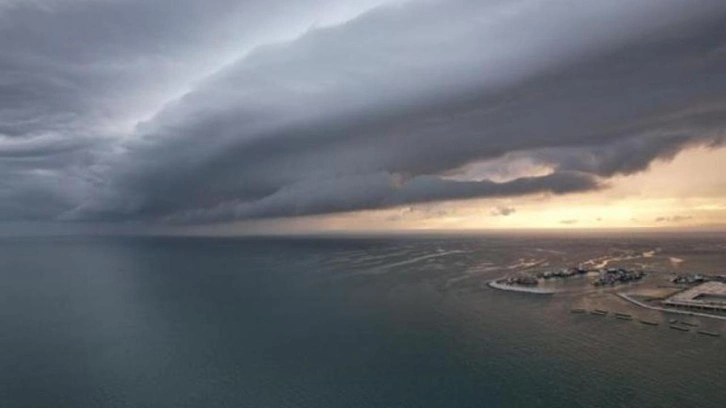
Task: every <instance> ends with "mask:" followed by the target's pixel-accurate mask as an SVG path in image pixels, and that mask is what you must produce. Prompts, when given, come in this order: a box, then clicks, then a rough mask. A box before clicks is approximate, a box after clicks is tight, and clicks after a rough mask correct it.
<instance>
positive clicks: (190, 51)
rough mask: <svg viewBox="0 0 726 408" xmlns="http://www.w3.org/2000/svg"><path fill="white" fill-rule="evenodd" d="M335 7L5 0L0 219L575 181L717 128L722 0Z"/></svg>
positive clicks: (320, 207)
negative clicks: (498, 175) (523, 167)
mask: <svg viewBox="0 0 726 408" xmlns="http://www.w3.org/2000/svg"><path fill="white" fill-rule="evenodd" d="M291 3H295V4H291ZM340 3H341V2H335V1H332V0H330V1H326V0H303V1H299V2H289V1H277V0H273V1H270V0H266V1H244V2H239V1H231V0H209V1H204V2H201V1H192V0H183V1H179V0H174V1H171V0H158V1H154V2H148V1H141V0H130V1H116V0H104V1H89V0H38V1H34V2H14V1H3V0H0V171H2V174H3V177H2V178H0V219H2V220H13V221H16V220H44V221H47V220H64V221H87V220H94V221H109V222H111V221H141V222H150V223H156V222H168V223H205V222H220V221H230V220H237V219H252V218H267V217H290V216H300V215H310V214H327V213H334V212H346V211H358V210H369V209H379V208H388V207H395V206H402V205H412V204H416V203H426V202H435V201H451V200H464V199H473V198H486V197H519V196H526V195H532V194H551V195H560V194H569V193H579V192H586V191H596V190H601V189H606V188H608V183H609V180H610V179H611V178H613V177H615V176H621V175H629V174H634V173H638V172H642V171H644V170H646V169H648V167H649V166H650V164H651V163H652V162H653V161H654V160H657V159H669V158H672V157H674V156H675V155H676V154H677V153H678V152H680V151H681V150H683V149H685V148H688V147H692V146H710V147H717V146H722V145H723V143H724V141H725V140H726V139H725V138H726V134H725V133H724V131H723V129H724V128H725V127H724V126H725V125H726V3H724V2H723V1H719V0H695V1H686V0H662V1H658V2H631V1H625V0H622V1H619V0H615V1H612V0H609V1H588V2H580V1H570V0H557V1H543V0H518V1H502V0H490V1H473V0H448V1H445V0H418V1H417V0H413V1H406V2H401V1H384V0H379V1H373V0H368V1H353V2H345V3H346V4H345V5H341V4H340ZM646 3H647V4H646ZM522 159H525V160H526V161H527V162H528V163H535V164H537V165H538V166H541V167H543V168H546V169H548V171H547V172H546V173H545V174H532V175H527V174H525V175H520V176H518V177H515V178H513V179H509V180H495V179H494V178H492V177H490V176H489V175H486V174H483V175H480V176H472V175H471V174H470V173H468V172H467V170H466V169H467V168H469V167H470V166H471V165H473V164H476V163H487V162H489V161H495V160H496V161H501V160H505V161H507V160H511V161H512V162H513V163H516V162H518V161H521V160H522ZM513 211H514V209H513V208H512V209H511V211H510V209H509V208H502V209H500V210H498V214H499V215H509V213H510V212H513Z"/></svg>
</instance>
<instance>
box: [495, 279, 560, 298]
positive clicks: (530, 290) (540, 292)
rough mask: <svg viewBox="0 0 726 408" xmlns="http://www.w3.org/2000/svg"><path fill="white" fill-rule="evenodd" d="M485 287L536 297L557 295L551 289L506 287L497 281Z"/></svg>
mask: <svg viewBox="0 0 726 408" xmlns="http://www.w3.org/2000/svg"><path fill="white" fill-rule="evenodd" d="M487 285H488V286H489V287H490V288H494V289H499V290H506V291H510V292H522V293H533V294H536V295H552V294H555V293H557V291H556V290H552V289H541V288H528V287H522V286H513V285H506V284H503V283H499V282H497V280H492V281H489V283H487Z"/></svg>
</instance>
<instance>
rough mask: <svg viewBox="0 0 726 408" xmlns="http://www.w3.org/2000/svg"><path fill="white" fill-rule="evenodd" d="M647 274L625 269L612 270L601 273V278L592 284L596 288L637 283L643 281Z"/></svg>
mask: <svg viewBox="0 0 726 408" xmlns="http://www.w3.org/2000/svg"><path fill="white" fill-rule="evenodd" d="M644 277H645V272H643V271H641V270H630V269H625V268H610V269H606V270H604V271H601V272H600V276H598V278H597V279H595V281H594V282H593V283H592V284H593V285H595V286H607V285H615V284H616V283H627V282H635V281H639V280H641V279H643V278H644Z"/></svg>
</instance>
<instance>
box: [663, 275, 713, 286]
mask: <svg viewBox="0 0 726 408" xmlns="http://www.w3.org/2000/svg"><path fill="white" fill-rule="evenodd" d="M671 281H672V282H673V283H678V284H682V285H697V284H699V283H704V282H721V283H726V276H723V275H720V276H709V275H700V274H697V273H696V274H691V275H676V277H675V278H673V279H672V280H671Z"/></svg>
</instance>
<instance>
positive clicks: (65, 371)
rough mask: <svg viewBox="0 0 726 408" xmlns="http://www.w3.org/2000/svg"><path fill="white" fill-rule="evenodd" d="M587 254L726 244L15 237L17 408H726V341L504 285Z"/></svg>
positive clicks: (0, 325)
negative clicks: (494, 283)
mask: <svg viewBox="0 0 726 408" xmlns="http://www.w3.org/2000/svg"><path fill="white" fill-rule="evenodd" d="M583 262H590V263H591V264H593V265H600V266H602V263H603V262H605V263H606V264H607V263H608V262H610V263H611V264H613V265H614V264H616V263H617V262H637V263H639V264H640V265H641V266H644V267H646V268H652V270H654V271H656V270H657V271H658V273H663V274H668V273H675V272H679V271H680V272H683V273H685V272H698V273H711V274H713V273H724V274H726V269H725V267H726V235H724V234H719V233H710V234H701V233H689V234H683V233H679V234H676V233H668V234H642V235H636V234H627V233H623V234H616V233H612V234H605V235H602V236H601V235H595V234H593V235H588V234H581V235H572V234H570V235H565V234H562V235H557V234H531V235H527V234H524V233H522V234H502V235H496V234H489V235H487V234H478V235H477V234H471V235H455V234H449V235H397V236H381V237H376V236H355V237H345V236H296V237H266V238H228V237H225V238H208V237H48V238H37V237H20V238H2V239H0V407H2V408H21V407H23V408H25V407H28V408H31V407H32V408H38V407H68V408H98V407H134V408H141V407H148V408H166V407H168V408H172V407H173V408H182V407H204V408H212V407H255V408H258V407H281V408H282V407H335V408H338V407H350V408H357V407H375V408H384V407H700V408H707V407H713V408H723V407H725V406H726V337H724V336H722V337H710V336H703V335H699V334H697V333H696V332H695V331H693V330H692V331H690V332H680V331H675V330H669V328H668V325H667V324H660V325H659V326H646V325H643V324H640V323H639V322H638V321H637V319H635V320H633V321H624V320H617V319H614V318H612V317H611V316H605V317H603V316H593V315H590V314H589V313H586V314H573V313H571V309H572V308H573V305H582V304H583V302H585V304H587V302H588V301H590V300H592V299H596V298H597V293H595V294H592V293H591V294H589V295H588V296H590V297H589V298H588V299H590V300H587V299H585V300H583V298H582V296H581V295H577V294H568V293H564V294H555V295H549V296H545V295H536V294H526V293H515V292H505V291H499V290H496V289H492V288H490V287H488V286H487V282H489V281H490V280H492V279H497V278H499V277H501V276H504V275H507V274H509V273H513V272H517V271H518V270H520V269H522V268H525V269H526V268H560V267H566V266H569V265H572V264H578V263H583ZM617 307H626V306H623V305H618V306H617ZM633 313H635V314H636V315H638V316H639V314H643V316H646V315H647V317H648V318H649V319H655V320H659V321H662V322H665V321H666V320H667V319H668V318H669V316H666V315H664V314H663V313H661V312H656V311H646V310H643V311H638V310H634V311H633ZM641 317H642V316H641ZM705 320H708V319H705ZM720 324H721V323H719V322H718V321H714V322H711V321H708V322H706V321H704V322H703V325H704V327H708V328H709V329H711V330H715V331H721V332H722V333H724V335H726V328H724V327H723V326H722V325H721V326H720Z"/></svg>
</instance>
